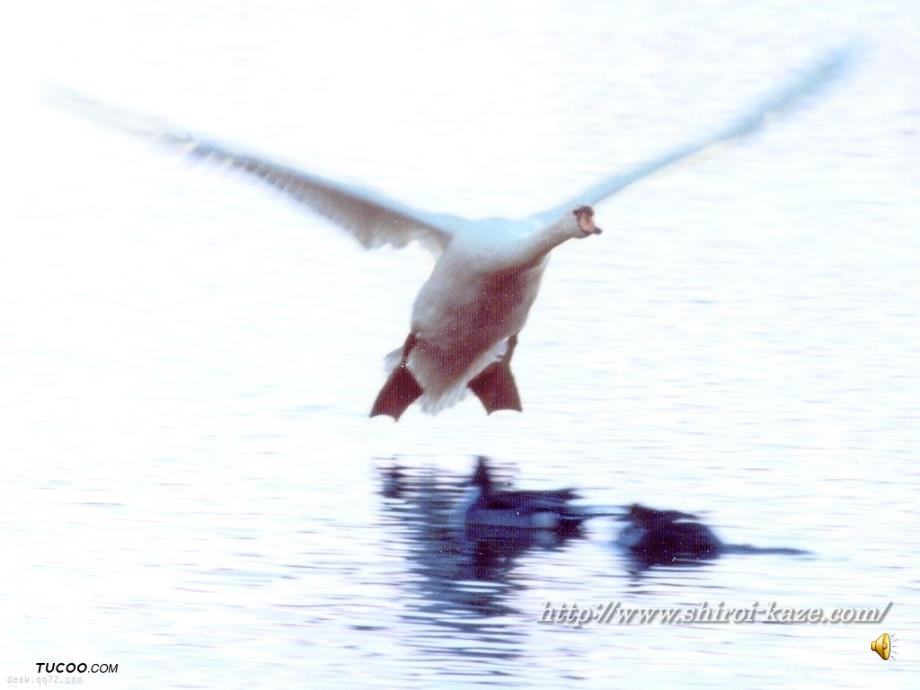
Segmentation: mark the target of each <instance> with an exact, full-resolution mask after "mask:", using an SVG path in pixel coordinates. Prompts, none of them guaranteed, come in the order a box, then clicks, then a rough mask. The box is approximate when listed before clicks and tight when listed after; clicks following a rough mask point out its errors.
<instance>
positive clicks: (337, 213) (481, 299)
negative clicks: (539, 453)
mask: <svg viewBox="0 0 920 690" xmlns="http://www.w3.org/2000/svg"><path fill="white" fill-rule="evenodd" d="M851 53H852V50H849V49H842V50H841V49H838V50H835V51H833V52H831V53H829V54H827V55H825V56H824V57H823V58H822V59H820V60H818V61H817V62H816V63H814V64H812V65H811V66H809V67H808V68H806V69H804V70H801V71H800V72H799V73H798V74H797V75H796V76H794V77H792V78H791V79H790V81H789V82H787V83H786V84H785V85H784V86H783V87H782V88H780V89H778V90H777V91H775V92H773V93H772V94H771V95H769V96H768V97H767V98H765V99H763V100H762V101H761V102H759V103H758V104H756V105H754V106H753V107H752V108H750V109H749V110H748V111H747V112H746V113H744V114H743V115H742V116H741V117H739V118H737V119H735V120H733V121H731V122H730V123H729V124H727V125H726V126H723V127H722V128H720V129H718V130H715V131H714V132H713V133H711V134H709V135H707V136H704V137H702V138H700V139H698V140H696V141H694V142H691V143H688V144H685V145H683V146H680V147H678V148H676V149H674V150H672V151H670V152H668V153H665V154H663V155H661V156H659V157H657V158H654V159H652V160H650V161H648V162H646V163H643V164H640V165H638V166H636V167H634V168H633V169H631V170H627V171H624V172H621V173H618V174H616V175H613V176H611V177H610V178H608V179H606V180H604V181H603V182H601V183H600V184H598V185H596V186H594V187H592V188H591V189H589V190H587V191H585V192H584V193H582V194H580V195H579V196H577V197H575V198H574V199H572V200H571V201H569V202H568V203H565V204H562V205H561V206H558V207H556V208H553V209H550V210H547V211H544V212H542V213H539V214H536V215H533V216H531V217H529V218H524V219H520V220H508V219H502V218H486V219H481V220H467V219H464V218H458V217H456V216H451V215H446V214H440V213H429V212H427V211H421V210H418V209H414V208H411V207H409V206H406V205H404V204H402V203H399V202H396V201H393V200H390V199H387V198H385V197H384V196H382V195H380V194H377V193H375V192H372V191H369V190H366V189H360V188H357V187H354V186H351V185H346V184H342V183H340V182H335V181H333V180H329V179H326V178H323V177H320V176H318V175H314V174H312V173H309V172H303V171H300V170H295V169H293V168H290V167H287V166H284V165H280V164H278V163H275V162H272V161H270V160H267V159H265V158H261V157H259V156H255V155H251V154H248V153H245V152H240V151H235V150H232V149H230V148H227V147H225V146H223V145H221V144H220V143H217V142H214V141H210V140H208V139H205V138H201V137H197V136H195V135H193V134H190V133H188V132H185V131H183V130H179V129H176V128H172V127H170V126H168V125H164V124H162V123H161V122H160V121H159V120H156V119H151V118H145V117H141V116H137V115H134V114H132V113H128V112H126V111H123V110H119V109H116V108H113V107H110V106H107V105H103V104H101V103H99V102H97V101H95V100H91V99H89V98H86V97H85V96H81V95H79V94H77V93H74V92H72V91H69V90H66V89H60V88H59V89H57V90H56V91H55V92H54V94H53V95H52V97H53V98H54V100H56V101H58V102H59V103H60V104H63V105H65V106H67V107H69V108H70V109H73V110H76V111H78V112H80V113H81V114H83V115H84V116H87V117H89V118H91V119H93V120H96V121H101V122H103V123H105V124H107V125H110V126H114V127H116V128H118V129H121V130H124V131H127V132H128V133H131V134H134V135H138V136H142V137H144V138H147V139H149V140H151V141H154V142H155V143H158V144H161V145H166V146H168V147H170V148H172V149H175V150H177V151H180V152H183V153H185V154H187V155H188V156H190V157H194V158H200V159H203V160H207V161H212V162H216V163H219V164H224V165H226V166H228V167H231V168H235V169H238V170H241V171H243V172H246V173H249V174H251V175H254V176H255V177H257V178H260V179H261V180H263V181H265V182H267V183H268V184H270V185H272V186H274V187H276V188H277V189H279V190H280V191H282V192H285V193H286V194H288V195H290V196H292V197H293V198H294V199H296V200H297V201H299V202H302V203H303V204H305V205H306V206H308V207H309V208H311V209H312V210H313V211H314V212H316V213H318V214H319V215H321V216H324V217H325V218H327V219H328V220H330V221H332V222H333V223H335V224H337V225H339V226H341V227H342V228H344V229H345V230H347V231H349V232H350V233H351V234H352V235H354V237H355V238H356V239H357V240H358V242H360V243H361V244H362V245H363V246H364V247H366V248H368V249H373V248H376V247H380V246H383V245H390V246H395V247H403V246H405V245H406V244H408V243H409V242H411V241H418V242H420V243H422V244H423V245H424V246H425V247H427V248H428V249H429V250H430V251H431V252H432V253H433V254H434V256H435V257H436V258H437V261H436V263H435V265H434V270H433V271H432V273H431V276H430V277H429V278H428V280H427V281H426V282H425V284H424V285H423V286H422V288H421V290H420V291H419V293H418V296H417V297H416V299H415V303H414V305H413V308H412V320H411V325H410V329H409V335H408V336H407V337H406V340H405V342H404V343H403V345H402V347H400V348H398V349H397V350H395V351H394V352H392V353H390V355H389V356H388V357H387V360H386V362H387V369H388V371H389V374H388V378H387V380H386V383H384V385H383V388H382V389H381V390H380V393H379V394H378V395H377V399H376V400H375V401H374V405H373V407H372V409H371V416H372V417H373V416H376V415H390V416H391V417H393V419H394V420H398V419H399V417H400V416H401V415H402V414H403V412H405V411H406V409H407V408H408V407H409V406H410V405H411V404H412V403H413V402H415V401H416V400H418V399H420V404H421V407H422V410H423V411H425V412H428V413H430V414H435V413H437V412H439V411H440V410H442V409H444V408H447V407H450V406H451V405H454V404H455V403H457V402H458V401H459V400H460V399H461V398H462V397H463V396H464V395H465V393H466V390H467V389H469V390H472V391H473V393H474V394H475V395H476V396H477V397H478V398H479V400H480V401H481V402H482V404H483V406H484V407H485V409H486V412H487V413H489V414H491V413H492V412H495V411H496V410H518V411H520V410H521V409H522V408H521V398H520V395H519V394H518V390H517V385H516V384H515V381H514V376H513V375H512V373H511V368H510V364H511V358H512V356H513V355H514V349H515V347H516V346H517V341H518V333H520V331H521V329H522V328H523V327H524V324H525V322H526V321H527V314H528V312H529V311H530V307H531V305H533V302H534V299H535V298H536V296H537V291H538V289H539V286H540V278H541V277H542V275H543V271H544V269H545V268H546V263H547V258H548V255H549V253H550V251H552V249H553V248H555V247H557V246H559V245H560V244H562V243H563V242H565V241H566V240H570V239H584V238H586V237H590V236H592V235H598V234H600V232H601V229H600V228H599V227H597V225H595V222H594V210H593V208H592V207H593V206H594V205H595V204H597V203H599V202H601V201H603V200H604V199H606V198H607V197H609V196H611V195H613V194H614V193H616V192H618V191H620V190H621V189H623V188H624V187H626V186H628V185H631V184H633V183H634V182H637V181H638V180H641V179H643V178H645V177H648V176H649V175H651V174H652V173H655V172H657V171H659V170H661V169H662V168H664V167H666V166H670V165H672V164H674V163H676V162H678V161H681V160H683V159H686V158H688V157H690V156H692V155H694V154H698V153H700V152H702V151H704V150H706V149H709V148H711V147H712V146H714V145H716V144H719V143H721V142H724V141H727V140H730V139H736V138H738V137H743V136H745V135H748V134H751V133H752V132H754V131H756V130H757V129H759V128H760V127H761V126H762V125H764V124H765V122H766V120H767V119H768V116H772V115H775V114H777V113H779V112H780V111H783V110H785V109H787V108H788V107H790V106H792V105H793V104H795V103H796V102H797V101H799V100H800V99H801V98H802V97H804V96H807V95H809V94H811V93H813V92H815V91H816V90H818V89H819V88H820V87H822V86H824V85H825V84H826V83H827V82H828V81H830V80H831V78H832V77H834V76H836V75H838V74H840V72H841V71H842V68H843V67H844V66H845V65H846V64H847V63H848V62H849V61H850V60H849V59H850V56H851Z"/></svg>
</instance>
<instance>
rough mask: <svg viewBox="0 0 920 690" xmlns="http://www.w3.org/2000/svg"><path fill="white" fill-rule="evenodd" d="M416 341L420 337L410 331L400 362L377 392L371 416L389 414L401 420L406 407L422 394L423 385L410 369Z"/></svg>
mask: <svg viewBox="0 0 920 690" xmlns="http://www.w3.org/2000/svg"><path fill="white" fill-rule="evenodd" d="M416 342H418V338H417V337H416V335H415V333H410V334H409V337H408V338H406V342H405V344H403V350H402V357H401V358H400V360H399V364H398V365H397V366H396V368H395V369H393V371H392V373H390V377H389V378H388V379H387V382H386V383H385V384H383V388H381V389H380V393H378V394H377V399H376V400H375V401H374V407H373V408H372V409H371V417H376V416H377V415H380V414H387V415H390V416H391V417H392V418H393V419H395V420H397V421H399V418H400V417H401V416H402V413H403V412H405V411H406V408H408V407H409V405H411V404H412V403H414V402H415V401H416V400H418V398H419V396H420V395H421V394H422V387H421V386H419V385H418V381H416V380H415V377H414V376H413V375H412V372H410V371H409V353H410V352H412V348H413V347H415V344H416Z"/></svg>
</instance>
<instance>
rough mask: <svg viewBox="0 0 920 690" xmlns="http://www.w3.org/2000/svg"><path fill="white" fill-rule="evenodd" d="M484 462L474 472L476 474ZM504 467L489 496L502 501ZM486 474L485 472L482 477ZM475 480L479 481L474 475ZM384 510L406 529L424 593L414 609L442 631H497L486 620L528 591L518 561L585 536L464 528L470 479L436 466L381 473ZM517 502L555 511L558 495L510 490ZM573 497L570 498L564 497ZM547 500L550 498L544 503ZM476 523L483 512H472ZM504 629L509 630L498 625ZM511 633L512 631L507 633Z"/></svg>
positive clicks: (572, 529)
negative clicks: (529, 501)
mask: <svg viewBox="0 0 920 690" xmlns="http://www.w3.org/2000/svg"><path fill="white" fill-rule="evenodd" d="M481 467H482V463H480V465H478V466H477V471H478V470H479V469H480V468H481ZM507 474H508V472H507V468H498V469H497V470H494V471H493V472H492V473H491V474H490V476H489V480H490V482H491V483H492V486H491V487H490V488H489V489H488V490H487V492H486V493H487V494H488V495H493V494H497V495H498V496H499V498H501V499H502V500H504V499H507V498H508V495H509V492H502V491H500V490H498V489H496V488H494V487H495V486H501V485H503V484H504V481H503V478H504V477H506V476H507ZM481 477H482V475H481V473H480V479H481ZM473 479H476V475H475V474H474V477H473ZM381 480H382V481H381V490H380V493H381V494H382V495H383V496H384V497H385V499H386V500H385V502H384V503H383V512H384V516H385V518H386V521H387V522H388V523H391V524H393V525H398V526H399V527H401V528H402V529H403V530H404V535H403V536H404V538H405V541H406V543H408V545H409V550H408V558H409V572H410V574H411V575H412V576H413V577H410V579H409V582H410V586H411V587H412V588H413V589H415V590H416V592H417V593H418V594H419V595H421V596H419V597H414V598H411V599H409V601H410V602H412V605H413V607H414V608H415V611H413V612H412V613H410V614H407V616H409V617H413V616H418V615H424V616H426V617H428V618H429V620H430V621H431V622H434V623H436V624H438V625H446V626H449V627H453V628H457V629H464V630H466V631H476V630H480V631H481V630H484V629H485V628H486V627H489V632H490V633H492V634H494V633H495V632H496V629H495V627H496V626H495V625H494V624H493V625H492V626H487V621H485V620H483V619H487V618H492V617H497V616H505V615H509V614H513V613H516V610H515V609H513V608H512V607H511V606H510V605H509V604H508V602H509V601H510V600H511V597H512V596H513V595H514V593H515V592H516V591H518V590H520V589H522V588H523V584H522V583H521V581H520V580H519V579H518V578H516V577H515V574H514V570H515V565H516V562H517V560H518V559H519V558H520V557H521V556H522V555H523V554H525V553H528V552H539V551H554V550H557V549H561V548H563V547H564V546H565V544H566V543H567V542H568V541H569V540H570V539H574V538H579V537H580V536H581V532H580V530H579V529H578V525H577V524H576V523H574V522H570V521H567V522H566V523H565V526H564V528H560V529H552V528H533V529H525V528H520V527H518V528H515V527H508V526H504V525H501V524H498V525H495V524H483V523H481V522H478V523H477V522H471V523H469V524H468V523H467V520H466V516H467V514H468V510H469V508H470V507H471V505H474V504H475V503H476V500H474V501H473V502H472V504H470V502H469V497H470V491H469V490H470V488H471V486H475V487H476V488H477V489H478V488H479V487H478V486H477V485H474V484H472V481H471V479H470V478H468V477H464V476H462V475H450V474H447V473H444V472H442V471H441V470H438V469H435V468H430V467H429V468H423V469H411V468H408V467H404V466H400V465H396V464H392V465H389V466H388V467H385V468H384V469H382V470H381ZM510 493H511V494H514V497H515V498H521V497H524V496H527V497H530V498H532V499H533V505H544V503H543V502H541V501H548V503H546V505H555V504H554V503H553V501H554V500H555V498H554V497H557V496H558V492H510ZM567 495H571V494H567ZM546 496H549V497H550V498H548V499H546V498H545V497H546ZM474 514H475V515H477V516H478V518H479V519H481V518H483V515H484V514H483V513H482V512H481V511H478V510H477V512H476V513H474ZM498 627H502V628H504V627H505V626H498ZM507 632H508V634H509V635H512V634H513V635H517V634H518V633H512V632H511V630H510V628H508V629H507Z"/></svg>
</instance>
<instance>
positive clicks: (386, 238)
mask: <svg viewBox="0 0 920 690" xmlns="http://www.w3.org/2000/svg"><path fill="white" fill-rule="evenodd" d="M49 98H50V99H52V100H54V101H55V102H57V103H60V104H62V105H64V106H66V107H68V108H70V109H71V110H75V111H77V112H79V113H80V114H82V115H84V116H86V117H89V118H90V119H92V120H95V121H97V122H101V123H103V124H106V125H109V126H114V127H116V128H118V129H120V130H122V131H125V132H128V133H130V134H133V135H135V136H141V137H144V138H146V139H148V140H151V141H154V142H156V143H158V144H161V145H165V146H167V147H169V148H172V149H175V150H177V151H180V152H182V153H185V154H186V155H188V156H191V157H193V158H201V159H203V160H208V161H212V162H215V163H218V164H223V165H227V166H229V167H231V168H235V169H238V170H241V171H243V172H246V173H249V174H251V175H254V176H256V177H258V178H260V179H261V180H263V181H265V182H267V183H268V184H270V185H272V186H273V187H275V188H277V189H279V190H281V191H282V192H285V193H286V194H288V195H289V196H291V197H293V198H294V199H296V200H297V201H299V202H301V203H303V204H306V205H307V206H309V207H310V208H311V209H312V210H313V211H315V212H316V213H318V214H320V215H322V216H324V217H326V218H328V219H329V220H331V221H332V222H334V223H336V224H338V225H339V226H341V227H343V228H345V229H346V230H348V231H349V232H351V233H352V234H353V235H354V236H355V237H356V238H357V240H358V241H359V242H360V243H361V244H362V245H363V246H365V247H367V248H368V249H372V248H376V247H380V246H383V245H391V246H395V247H404V246H405V245H407V244H408V243H409V242H411V241H413V240H417V241H419V242H421V243H422V244H423V245H425V246H426V247H427V248H428V249H430V250H431V251H432V252H433V253H435V254H436V255H437V254H439V253H440V252H441V251H443V250H444V247H446V246H447V243H448V242H449V241H450V238H451V236H452V234H453V232H452V229H453V228H455V227H457V226H458V225H459V224H462V223H463V222H464V221H463V220H462V219H461V218H457V217H455V216H449V215H444V214H437V213H428V212H426V211H418V210H415V209H412V208H409V207H408V206H405V205H404V204H401V203H399V202H396V201H392V200H390V199H387V198H385V197H383V196H382V195H380V194H377V193H376V192H373V191H370V190H367V189H361V188H359V187H355V186H352V185H347V184H343V183H341V182H336V181H333V180H329V179H325V178H323V177H320V176H319V175H313V174H311V173H307V172H303V171H300V170H295V169H293V168H290V167H287V166H285V165H281V164H279V163H275V162H272V161H270V160H266V159H264V158H261V157H259V156H255V155H251V154H248V153H244V152H240V151H234V150H232V149H230V148H228V147H226V146H224V145H222V144H220V143H217V142H213V141H208V140H206V139H203V138H199V137H197V136H194V135H192V134H190V133H188V132H184V131H181V130H178V129H175V128H173V127H170V126H169V125H166V124H165V123H163V122H161V121H160V120H157V119H154V118H147V117H142V116H139V115H136V114H133V113H129V112H126V111H123V110H120V109H116V108H113V107H111V106H107V105H103V104H102V103H99V102H97V101H95V100H92V99H90V98H87V97H85V96H82V95H80V94H77V93H75V92H72V91H70V90H67V89H63V88H60V87H57V88H55V89H54V90H53V92H51V93H49Z"/></svg>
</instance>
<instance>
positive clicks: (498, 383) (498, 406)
mask: <svg viewBox="0 0 920 690" xmlns="http://www.w3.org/2000/svg"><path fill="white" fill-rule="evenodd" d="M515 347H517V334H516V333H515V334H514V335H512V336H511V337H510V338H508V349H507V350H506V351H505V354H504V355H502V358H501V359H500V360H498V361H497V362H493V363H492V364H490V365H489V366H487V367H486V368H485V369H483V370H482V371H481V372H479V374H477V375H476V377H475V378H474V379H473V380H472V381H470V382H469V384H468V385H469V388H470V390H471V391H473V392H474V393H475V394H476V397H477V398H479V400H480V402H481V403H482V406H483V407H485V408H486V412H487V413H488V414H492V413H493V412H495V411H496V410H517V411H518V412H520V411H521V409H522V408H521V396H520V395H519V394H518V389H517V384H516V383H515V382H514V374H512V373H511V356H512V355H513V354H514V348H515Z"/></svg>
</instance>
